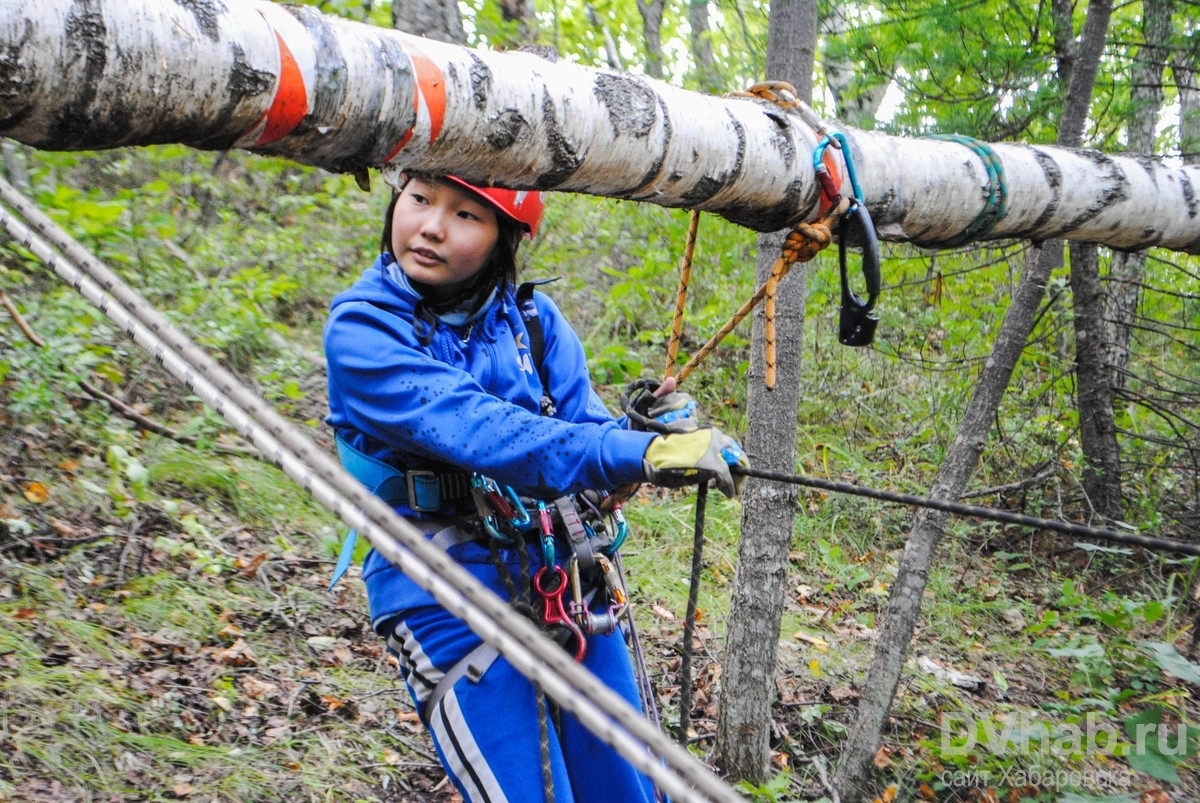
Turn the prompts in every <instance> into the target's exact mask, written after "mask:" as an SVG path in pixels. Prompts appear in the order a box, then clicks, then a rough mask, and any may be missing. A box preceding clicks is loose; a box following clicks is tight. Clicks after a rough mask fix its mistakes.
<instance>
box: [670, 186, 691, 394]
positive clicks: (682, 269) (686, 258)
mask: <svg viewBox="0 0 1200 803" xmlns="http://www.w3.org/2000/svg"><path fill="white" fill-rule="evenodd" d="M699 229H700V211H699V210H697V209H693V210H692V216H691V219H690V220H688V233H687V243H686V244H685V245H684V247H683V264H681V265H680V266H679V289H678V290H676V291H675V319H674V320H673V321H672V322H671V340H670V342H669V343H667V370H666V371H665V372H664V373H663V377H664V378H669V377H672V376H674V375H675V359H676V357H678V356H679V341H680V340H681V339H682V337H683V308H684V306H685V305H686V304H687V294H688V284H689V283H690V282H691V280H692V256H693V255H694V254H695V253H696V232H697V231H699Z"/></svg>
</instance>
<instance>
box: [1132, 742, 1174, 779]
mask: <svg viewBox="0 0 1200 803" xmlns="http://www.w3.org/2000/svg"><path fill="white" fill-rule="evenodd" d="M1146 747H1147V749H1146V751H1145V752H1142V753H1138V752H1131V753H1130V754H1129V755H1128V756H1126V757H1125V759H1126V760H1127V761H1128V762H1129V766H1130V767H1132V768H1133V769H1135V770H1137V771H1138V772H1144V773H1146V774H1147V775H1149V776H1150V777H1151V778H1157V779H1158V780H1160V781H1166V782H1167V783H1179V773H1178V772H1176V771H1175V762H1174V761H1172V760H1171V759H1170V758H1168V757H1167V756H1164V755H1162V754H1161V753H1159V752H1158V749H1157V745H1156V746H1155V747H1154V748H1150V743H1149V742H1147V745H1146Z"/></svg>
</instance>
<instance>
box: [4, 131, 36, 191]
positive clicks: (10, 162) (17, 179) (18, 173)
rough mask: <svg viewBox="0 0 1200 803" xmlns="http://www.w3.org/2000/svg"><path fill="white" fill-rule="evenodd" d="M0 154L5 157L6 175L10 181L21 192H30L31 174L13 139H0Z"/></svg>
mask: <svg viewBox="0 0 1200 803" xmlns="http://www.w3.org/2000/svg"><path fill="white" fill-rule="evenodd" d="M0 154H2V155H3V164H4V174H5V175H6V176H8V181H9V183H10V184H12V185H13V186H14V187H16V188H17V189H18V190H20V191H21V192H28V191H29V173H28V172H27V171H26V170H25V158H24V155H23V154H22V153H21V151H20V149H19V148H18V147H17V144H16V143H15V142H13V141H12V140H11V139H0Z"/></svg>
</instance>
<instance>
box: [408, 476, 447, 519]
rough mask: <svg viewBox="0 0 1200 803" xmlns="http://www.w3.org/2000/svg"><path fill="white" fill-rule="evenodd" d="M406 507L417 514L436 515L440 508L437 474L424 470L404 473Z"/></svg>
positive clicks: (440, 494) (440, 490) (440, 495)
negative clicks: (406, 496)
mask: <svg viewBox="0 0 1200 803" xmlns="http://www.w3.org/2000/svg"><path fill="white" fill-rule="evenodd" d="M404 484H405V486H406V488H407V490H408V506H409V507H410V508H412V509H413V510H415V511H416V512H417V513H437V512H438V511H439V510H441V508H442V483H441V481H440V480H439V479H438V476H437V474H435V473H434V472H432V471H429V470H426V469H409V470H408V471H406V472H404Z"/></svg>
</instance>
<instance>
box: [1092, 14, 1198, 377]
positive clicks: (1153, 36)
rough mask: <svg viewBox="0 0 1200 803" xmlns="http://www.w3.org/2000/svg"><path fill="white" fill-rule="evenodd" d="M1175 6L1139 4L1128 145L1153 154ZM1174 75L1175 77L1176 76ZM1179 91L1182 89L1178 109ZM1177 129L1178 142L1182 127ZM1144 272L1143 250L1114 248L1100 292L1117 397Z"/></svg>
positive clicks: (1105, 343) (1127, 355)
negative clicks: (1138, 40) (1139, 31)
mask: <svg viewBox="0 0 1200 803" xmlns="http://www.w3.org/2000/svg"><path fill="white" fill-rule="evenodd" d="M1173 6H1174V2H1173V0H1144V2H1143V3H1142V44H1141V46H1140V47H1139V48H1138V55H1137V58H1136V59H1135V60H1134V63H1133V85H1132V88H1131V89H1130V93H1131V96H1132V98H1131V99H1132V101H1133V103H1132V108H1131V110H1130V114H1129V121H1128V123H1127V128H1128V130H1129V150H1131V151H1133V152H1134V153H1154V133H1155V131H1154V129H1155V123H1156V122H1157V120H1158V115H1159V113H1160V111H1161V110H1162V102H1163V87H1162V84H1163V67H1164V65H1165V64H1167V60H1168V56H1169V52H1168V50H1167V48H1166V47H1165V46H1164V45H1165V43H1166V42H1167V40H1168V39H1169V38H1170V35H1171V17H1172V14H1173V13H1174V9H1173ZM1176 78H1177V80H1178V76H1176ZM1182 95H1183V92H1182V90H1181V91H1180V96H1181V102H1180V106H1181V111H1182V106H1183V103H1182ZM1180 133H1181V137H1180V140H1181V142H1182V140H1183V137H1182V131H1181V132H1180ZM1145 271H1146V253H1145V252H1144V251H1132V252H1126V251H1118V252H1116V253H1114V254H1113V256H1112V264H1111V266H1110V267H1109V271H1108V287H1107V291H1106V292H1105V295H1104V321H1105V333H1104V348H1105V362H1106V363H1107V366H1108V372H1109V382H1110V383H1111V387H1112V389H1113V393H1114V395H1115V396H1119V395H1120V394H1121V392H1122V391H1123V390H1125V387H1126V374H1127V372H1128V369H1129V344H1130V340H1131V338H1132V336H1133V321H1134V318H1135V317H1136V315H1137V305H1138V299H1139V298H1141V284H1142V277H1143V276H1144V275H1145Z"/></svg>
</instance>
